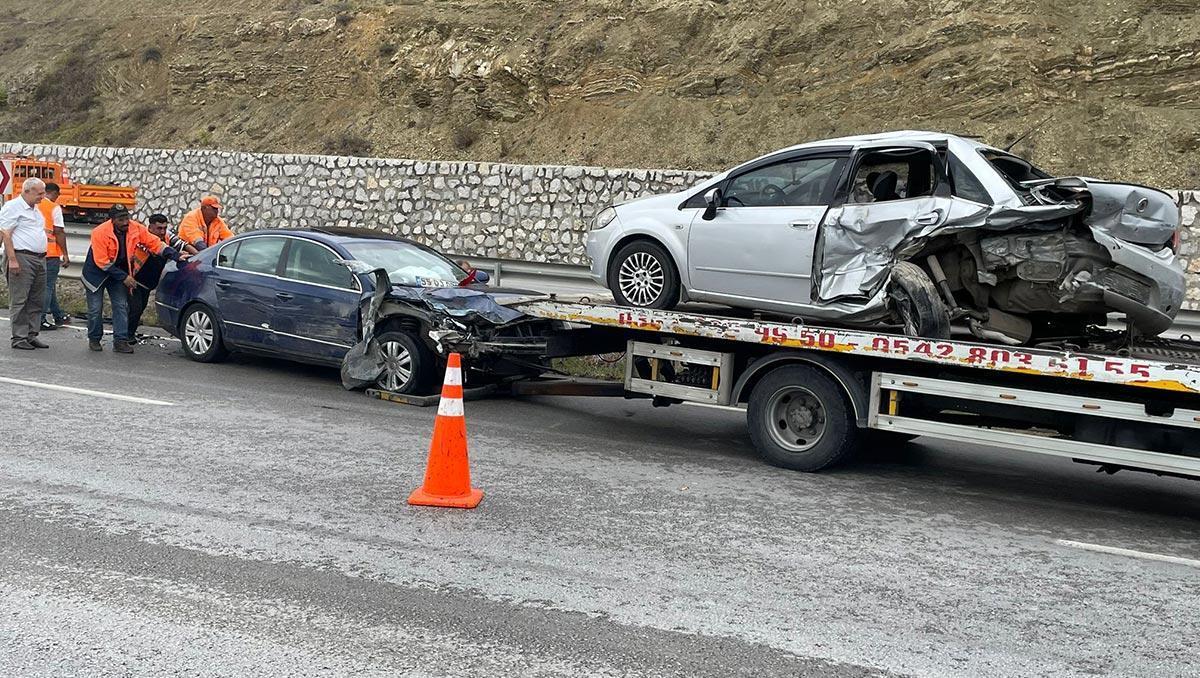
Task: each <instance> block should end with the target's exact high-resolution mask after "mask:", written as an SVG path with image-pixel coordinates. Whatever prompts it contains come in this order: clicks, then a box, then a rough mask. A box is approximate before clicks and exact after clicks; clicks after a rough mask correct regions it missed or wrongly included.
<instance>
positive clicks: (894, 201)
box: [813, 142, 979, 303]
mask: <svg viewBox="0 0 1200 678" xmlns="http://www.w3.org/2000/svg"><path fill="white" fill-rule="evenodd" d="M959 207H960V208H961V207H963V206H959ZM971 209H972V210H973V211H978V209H979V207H978V206H975V207H973V208H971ZM958 211H961V209H956V205H955V201H954V199H953V198H952V196H951V186H950V182H949V180H948V179H947V176H946V170H945V166H944V164H943V162H942V160H941V158H940V157H939V153H938V151H937V149H935V147H934V146H933V145H932V144H928V143H921V142H904V143H896V142H887V143H875V144H865V145H861V146H858V147H856V148H855V149H854V152H853V154H852V157H851V160H850V167H849V171H848V172H847V173H846V174H845V176H844V178H843V179H842V181H841V182H840V183H839V186H838V189H837V193H836V196H835V198H834V202H833V204H832V205H831V206H830V210H829V212H828V213H827V214H826V215H825V219H824V221H823V222H822V224H821V232H820V239H819V248H818V250H819V256H818V257H817V258H816V260H815V264H814V272H813V275H814V278H815V279H816V281H817V282H816V289H817V295H816V296H817V300H818V301H819V302H821V303H828V302H833V301H836V300H839V299H844V298H854V297H857V298H863V297H865V298H872V297H876V295H878V294H879V293H880V291H881V290H882V288H883V287H884V284H885V283H886V282H887V280H888V276H889V274H890V271H891V268H892V265H893V264H894V263H895V262H896V261H900V260H903V259H904V258H905V254H906V253H912V252H914V251H915V250H916V249H919V245H920V243H921V241H922V240H923V239H924V238H926V237H927V236H929V235H930V234H932V233H935V232H938V231H939V230H941V229H942V228H943V227H944V226H945V225H946V224H947V222H948V221H951V220H952V219H954V218H956V217H957V216H959V215H957V214H952V212H958Z"/></svg>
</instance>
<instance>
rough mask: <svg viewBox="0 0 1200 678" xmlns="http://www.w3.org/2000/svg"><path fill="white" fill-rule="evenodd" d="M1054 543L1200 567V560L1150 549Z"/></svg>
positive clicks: (1066, 541) (1067, 541) (1056, 540)
mask: <svg viewBox="0 0 1200 678" xmlns="http://www.w3.org/2000/svg"><path fill="white" fill-rule="evenodd" d="M1054 543H1055V544H1058V545H1059V546H1066V547H1067V548H1073V549H1081V550H1084V551H1095V552H1096V553H1109V554H1112V555H1114V556H1128V557H1130V558H1141V559H1142V560H1154V561H1157V562H1160V563H1173V564H1175V565H1186V566H1188V567H1196V568H1200V560H1193V559H1191V558H1180V557H1179V556H1167V555H1163V554H1161V553H1150V552H1149V551H1134V550H1131V549H1122V548H1117V547H1116V546H1104V545H1103V544H1089V543H1087V542H1083V541H1071V540H1070V539H1055V540H1054Z"/></svg>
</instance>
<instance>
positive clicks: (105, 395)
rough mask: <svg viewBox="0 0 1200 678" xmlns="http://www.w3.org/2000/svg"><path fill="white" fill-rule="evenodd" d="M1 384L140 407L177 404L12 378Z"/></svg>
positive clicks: (6, 378) (0, 379) (1, 378)
mask: <svg viewBox="0 0 1200 678" xmlns="http://www.w3.org/2000/svg"><path fill="white" fill-rule="evenodd" d="M0 383H3V384H15V385H17V386H28V387H30V388H44V389H46V390H47V391H61V392H62V393H74V394H76V395H86V396H94V397H96V398H108V399H110V400H123V401H125V402H127V403H137V404H139V405H162V406H164V407H173V406H174V405H175V403H169V402H167V401H165V400H152V399H150V398H138V397H136V396H127V395H122V394H120V393H107V392H105V391H92V390H90V389H86V388H75V387H74V386H59V385H57V384H43V383H41V382H37V381H25V380H24V379H13V378H11V377H0Z"/></svg>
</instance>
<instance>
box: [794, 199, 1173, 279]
mask: <svg viewBox="0 0 1200 678" xmlns="http://www.w3.org/2000/svg"><path fill="white" fill-rule="evenodd" d="M1025 186H1026V187H1028V188H1029V189H1030V191H1031V194H1032V196H1033V198H1034V200H1035V203H1034V204H1031V205H1018V206H1012V205H995V206H978V205H976V203H969V202H966V201H962V200H956V199H953V198H948V197H935V196H930V197H928V198H922V199H919V202H915V203H914V201H911V200H910V201H904V202H905V203H907V205H908V206H907V207H906V208H904V209H902V210H897V209H894V208H892V207H891V206H890V203H886V202H883V203H867V204H862V205H844V206H842V207H837V208H833V209H831V210H830V212H829V214H828V215H827V217H826V222H825V223H826V224H829V225H836V228H828V227H827V228H823V229H822V234H821V236H822V244H821V251H820V256H821V260H820V264H819V266H818V271H817V274H818V281H817V290H818V298H819V299H820V300H821V301H822V302H832V301H836V300H838V299H844V298H848V297H855V298H863V297H866V298H868V299H870V300H871V303H880V302H882V300H883V294H882V292H883V291H884V290H883V288H884V286H885V284H886V283H887V280H888V278H889V276H890V273H891V267H892V264H893V263H895V262H896V261H899V260H903V259H905V258H906V257H907V256H909V255H912V254H914V253H916V252H917V251H919V250H920V249H921V247H922V246H924V244H925V243H926V242H927V241H928V240H929V238H931V237H933V236H938V235H945V234H949V233H954V232H956V231H962V230H967V229H986V230H991V231H1005V230H1009V229H1013V228H1018V227H1023V226H1030V225H1033V224H1039V223H1046V222H1053V221H1055V220H1058V219H1062V218H1065V217H1069V216H1071V215H1074V214H1079V213H1085V214H1084V217H1083V221H1084V223H1086V224H1087V225H1088V226H1089V227H1090V228H1091V229H1092V230H1093V231H1094V232H1099V233H1102V234H1104V235H1106V236H1111V237H1113V238H1117V239H1118V240H1122V241H1125V242H1129V243H1134V244H1137V245H1142V246H1144V247H1147V248H1149V249H1154V250H1158V249H1161V248H1162V247H1165V246H1166V244H1167V243H1168V242H1170V240H1171V238H1172V237H1173V236H1174V234H1175V231H1176V229H1177V228H1178V227H1179V223H1180V214H1179V208H1178V206H1177V205H1176V204H1175V202H1174V201H1173V200H1171V197H1170V196H1169V195H1167V194H1166V193H1164V192H1162V191H1159V190H1157V189H1153V188H1148V187H1145V186H1138V185H1134V184H1117V183H1111V182H1104V181H1099V180H1096V179H1086V178H1082V177H1059V178H1055V179H1046V180H1041V181H1034V182H1027V183H1026V184H1025ZM889 211H890V212H891V213H889ZM935 211H937V212H939V213H940V214H942V215H944V216H943V217H942V218H941V219H940V220H939V221H938V222H937V223H932V224H931V223H920V222H919V220H918V218H917V217H918V216H919V215H927V214H930V213H933V212H935Z"/></svg>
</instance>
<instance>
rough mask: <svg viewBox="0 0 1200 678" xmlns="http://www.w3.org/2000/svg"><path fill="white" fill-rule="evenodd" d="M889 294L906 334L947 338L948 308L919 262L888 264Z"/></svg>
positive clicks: (948, 327)
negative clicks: (889, 265) (890, 273)
mask: <svg viewBox="0 0 1200 678" xmlns="http://www.w3.org/2000/svg"><path fill="white" fill-rule="evenodd" d="M889 296H890V297H891V301H892V309H893V310H894V311H895V314H896V316H897V318H898V319H899V320H900V322H901V324H902V325H903V326H904V333H905V334H906V335H908V336H910V337H925V338H927V339H949V338H950V311H948V310H947V309H946V302H945V301H943V300H942V297H941V295H940V294H938V290H937V287H935V286H934V284H933V281H932V280H930V279H929V276H928V275H926V273H925V271H923V270H921V267H920V266H917V265H916V264H914V263H912V262H908V261H898V262H896V265H895V266H893V267H892V280H891V287H890V290H889Z"/></svg>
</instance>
